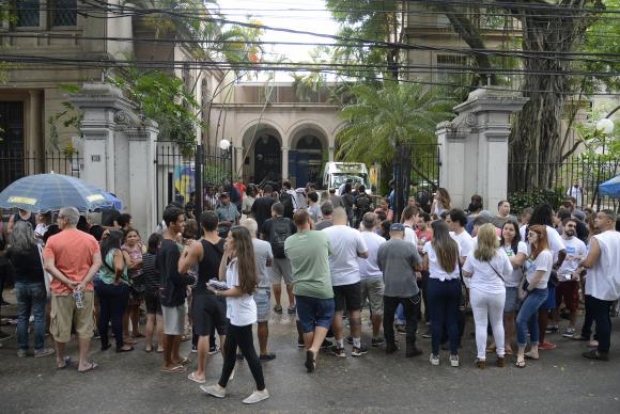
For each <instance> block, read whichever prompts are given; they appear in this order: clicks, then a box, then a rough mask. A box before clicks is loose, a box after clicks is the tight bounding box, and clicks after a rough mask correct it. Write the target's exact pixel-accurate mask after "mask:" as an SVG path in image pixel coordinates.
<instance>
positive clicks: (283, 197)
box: [280, 191, 295, 219]
mask: <svg viewBox="0 0 620 414" xmlns="http://www.w3.org/2000/svg"><path fill="white" fill-rule="evenodd" d="M280 203H282V205H283V206H284V214H283V215H284V217H286V218H289V219H292V218H293V213H294V212H295V205H294V204H293V196H292V195H291V194H289V193H287V192H286V191H282V194H280Z"/></svg>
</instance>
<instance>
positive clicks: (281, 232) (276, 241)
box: [269, 217, 293, 259]
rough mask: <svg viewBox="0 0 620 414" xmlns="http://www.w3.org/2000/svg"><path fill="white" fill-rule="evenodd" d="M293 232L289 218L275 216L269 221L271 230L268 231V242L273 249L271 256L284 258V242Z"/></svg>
mask: <svg viewBox="0 0 620 414" xmlns="http://www.w3.org/2000/svg"><path fill="white" fill-rule="evenodd" d="M292 234H293V231H292V230H291V220H289V219H287V218H286V217H277V218H274V219H272V221H271V231H270V232H269V243H270V244H271V250H272V251H273V257H275V258H278V259H284V258H285V257H286V255H285V254H284V242H285V241H286V239H287V238H288V237H289V236H290V235H292Z"/></svg>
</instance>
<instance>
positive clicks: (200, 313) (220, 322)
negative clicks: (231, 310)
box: [192, 293, 228, 336]
mask: <svg viewBox="0 0 620 414" xmlns="http://www.w3.org/2000/svg"><path fill="white" fill-rule="evenodd" d="M212 326H214V327H215V329H216V330H217V333H218V335H220V336H221V335H226V331H227V329H228V319H226V299H225V298H219V297H216V296H215V295H214V294H212V293H200V294H194V295H193V298H192V327H193V330H194V334H196V335H198V336H208V335H211V327H212Z"/></svg>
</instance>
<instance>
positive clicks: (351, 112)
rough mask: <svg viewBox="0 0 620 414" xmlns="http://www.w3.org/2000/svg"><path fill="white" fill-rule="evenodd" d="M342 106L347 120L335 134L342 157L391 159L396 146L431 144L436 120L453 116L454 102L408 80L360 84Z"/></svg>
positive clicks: (369, 161)
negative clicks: (350, 100)
mask: <svg viewBox="0 0 620 414" xmlns="http://www.w3.org/2000/svg"><path fill="white" fill-rule="evenodd" d="M351 94H352V95H353V97H354V99H353V102H352V103H351V104H349V105H346V106H344V107H343V108H342V109H341V111H340V117H341V118H342V119H343V120H345V121H347V125H346V126H345V127H344V128H342V129H341V130H340V132H339V133H338V135H337V137H336V139H337V141H338V144H339V150H338V154H337V156H338V157H339V158H341V159H343V160H345V161H361V162H366V163H369V164H370V163H373V162H380V163H381V164H384V165H385V164H388V165H389V164H391V161H392V160H393V159H394V157H395V155H396V151H397V148H398V147H399V145H402V144H405V145H412V144H432V143H435V142H436V136H435V129H436V126H437V124H438V123H439V122H442V121H446V120H449V119H451V118H452V117H453V116H454V114H453V112H452V107H453V106H454V104H455V102H454V101H453V100H452V99H450V97H449V96H447V95H446V94H443V93H442V92H441V91H440V90H432V89H429V88H427V87H424V86H423V85H422V84H418V83H412V82H402V83H398V82H394V81H385V82H384V83H382V84H379V85H378V86H377V84H367V83H363V84H358V85H355V86H354V87H353V88H352V91H351Z"/></svg>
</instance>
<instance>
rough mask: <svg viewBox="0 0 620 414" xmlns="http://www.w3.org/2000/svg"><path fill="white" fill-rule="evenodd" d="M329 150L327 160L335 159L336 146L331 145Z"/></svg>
mask: <svg viewBox="0 0 620 414" xmlns="http://www.w3.org/2000/svg"><path fill="white" fill-rule="evenodd" d="M327 151H328V154H327V160H328V161H329V162H332V161H334V153H335V152H336V149H335V148H334V147H329V149H328V150H327Z"/></svg>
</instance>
